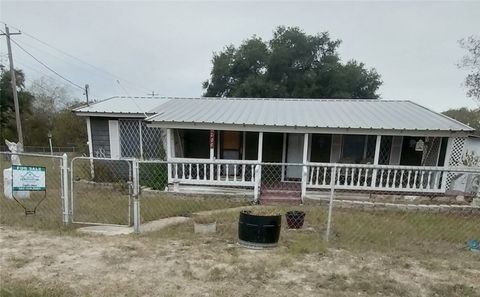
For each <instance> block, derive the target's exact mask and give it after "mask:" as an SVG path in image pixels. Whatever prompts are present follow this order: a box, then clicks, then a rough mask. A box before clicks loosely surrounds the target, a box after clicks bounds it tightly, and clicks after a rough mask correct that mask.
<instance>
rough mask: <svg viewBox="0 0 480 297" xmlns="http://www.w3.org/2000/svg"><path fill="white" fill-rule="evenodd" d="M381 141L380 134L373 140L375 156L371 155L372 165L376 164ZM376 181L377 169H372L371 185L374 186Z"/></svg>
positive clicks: (378, 158)
mask: <svg viewBox="0 0 480 297" xmlns="http://www.w3.org/2000/svg"><path fill="white" fill-rule="evenodd" d="M381 143H382V135H377V141H376V142H375V156H374V157H373V165H375V166H376V165H378V162H379V160H380V145H381ZM376 183H377V169H376V168H375V169H373V172H372V187H375V185H376Z"/></svg>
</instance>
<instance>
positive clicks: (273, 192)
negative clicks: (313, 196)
mask: <svg viewBox="0 0 480 297" xmlns="http://www.w3.org/2000/svg"><path fill="white" fill-rule="evenodd" d="M261 193H262V196H278V197H294V198H299V197H300V196H301V191H294V190H262V191H261Z"/></svg>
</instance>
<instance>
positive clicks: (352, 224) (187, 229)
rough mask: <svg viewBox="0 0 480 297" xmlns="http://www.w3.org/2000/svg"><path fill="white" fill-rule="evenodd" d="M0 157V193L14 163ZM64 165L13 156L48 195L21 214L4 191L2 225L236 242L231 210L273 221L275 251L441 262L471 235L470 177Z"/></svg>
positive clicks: (395, 170)
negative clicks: (119, 229)
mask: <svg viewBox="0 0 480 297" xmlns="http://www.w3.org/2000/svg"><path fill="white" fill-rule="evenodd" d="M19 155H20V154H19ZM0 156H1V158H2V163H1V165H2V173H3V178H2V181H1V182H2V189H4V190H5V189H6V188H8V185H5V181H6V177H8V176H9V174H10V175H11V173H9V171H8V170H9V168H11V165H12V161H11V160H12V154H11V153H1V154H0ZM65 160H66V156H65V157H58V156H43V155H31V154H30V155H29V154H21V155H20V162H21V164H24V165H29V166H43V167H45V168H46V185H47V195H46V198H45V200H43V201H41V200H42V197H43V196H42V193H41V192H30V194H29V195H30V196H29V198H25V199H21V200H20V199H19V201H20V202H21V203H22V205H23V206H24V207H25V208H27V209H32V208H34V207H35V205H36V204H37V203H38V202H41V203H40V204H39V206H38V208H37V210H36V214H35V215H28V216H26V215H25V210H24V208H23V206H21V205H20V204H19V203H17V202H16V201H15V200H12V199H9V198H8V197H7V196H6V194H5V192H4V193H2V199H1V200H0V212H1V214H2V215H1V219H0V220H1V224H5V225H15V226H16V225H18V226H30V227H39V228H59V227H61V226H62V224H63V223H69V222H73V223H77V224H112V225H123V226H135V227H136V228H135V230H136V231H140V232H146V231H154V230H157V229H159V227H165V226H167V227H165V228H164V229H162V230H161V231H158V232H159V233H160V234H161V236H183V235H185V236H187V235H188V236H190V235H189V234H193V232H194V230H195V226H196V225H211V224H215V225H216V233H215V236H217V237H219V238H223V239H225V240H229V241H232V242H236V241H237V239H238V226H239V216H240V213H241V211H249V212H251V213H257V214H259V215H281V217H282V224H281V226H282V227H281V232H280V240H281V242H280V244H281V245H285V246H297V244H298V242H303V243H305V244H304V245H300V246H297V248H300V249H312V248H316V247H320V246H324V245H325V244H326V242H327V241H328V242H329V244H330V245H333V246H335V247H339V248H355V249H362V250H370V249H379V250H382V249H392V250H395V251H399V252H402V251H405V252H409V251H410V252H411V251H421V252H433V251H435V252H439V253H442V252H446V251H452V250H456V249H462V248H465V247H466V246H467V243H468V241H469V240H473V239H477V240H478V239H479V238H480V203H479V202H480V201H479V199H480V198H479V197H478V196H479V194H478V193H479V189H480V169H479V168H464V167H449V168H447V167H445V168H443V167H407V166H384V165H377V166H373V165H351V164H322V163H307V164H291V163H258V162H255V161H225V160H214V161H211V160H204V161H201V160H175V161H170V162H167V161H139V160H137V159H120V160H112V159H102V158H89V157H77V158H73V159H71V161H70V162H65ZM65 164H70V168H69V169H70V174H69V175H68V174H67V175H65V169H64V168H65V166H64V165H65ZM10 170H11V169H10ZM65 176H66V178H65ZM66 186H67V187H66ZM65 189H67V190H65Z"/></svg>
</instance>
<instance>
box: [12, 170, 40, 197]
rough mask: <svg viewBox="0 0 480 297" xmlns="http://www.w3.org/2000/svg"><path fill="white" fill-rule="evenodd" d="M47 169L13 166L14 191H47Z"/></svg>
mask: <svg viewBox="0 0 480 297" xmlns="http://www.w3.org/2000/svg"><path fill="white" fill-rule="evenodd" d="M45 189H46V187H45V167H41V166H21V165H12V190H13V191H45Z"/></svg>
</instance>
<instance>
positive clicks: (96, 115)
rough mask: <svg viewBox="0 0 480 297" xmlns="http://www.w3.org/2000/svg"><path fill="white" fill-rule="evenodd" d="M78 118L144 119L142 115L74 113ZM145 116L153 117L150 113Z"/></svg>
mask: <svg viewBox="0 0 480 297" xmlns="http://www.w3.org/2000/svg"><path fill="white" fill-rule="evenodd" d="M74 112H75V115H77V116H79V117H102V118H141V119H145V115H144V114H143V113H118V112H78V111H74ZM147 115H155V114H154V113H150V114H147Z"/></svg>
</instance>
